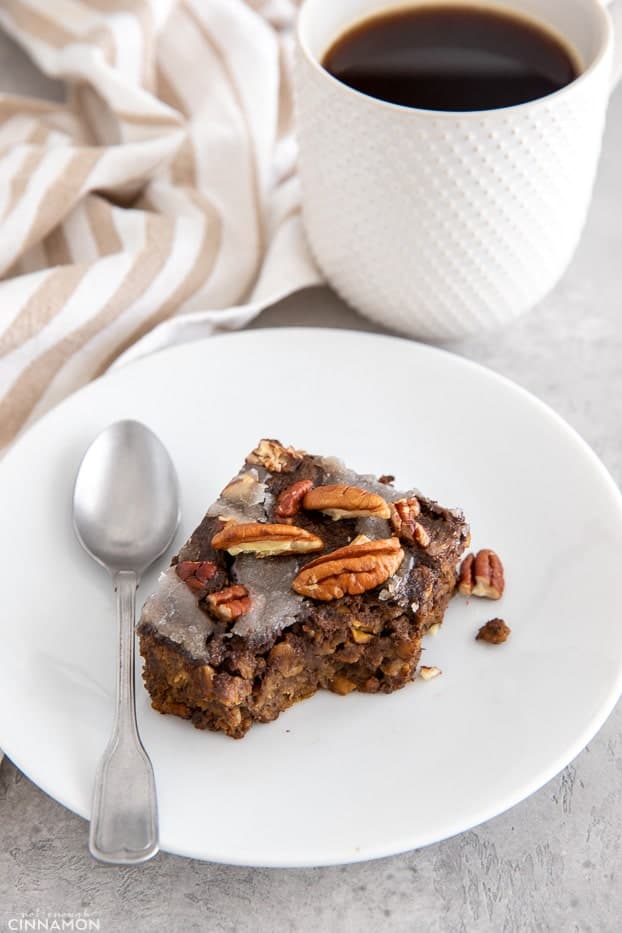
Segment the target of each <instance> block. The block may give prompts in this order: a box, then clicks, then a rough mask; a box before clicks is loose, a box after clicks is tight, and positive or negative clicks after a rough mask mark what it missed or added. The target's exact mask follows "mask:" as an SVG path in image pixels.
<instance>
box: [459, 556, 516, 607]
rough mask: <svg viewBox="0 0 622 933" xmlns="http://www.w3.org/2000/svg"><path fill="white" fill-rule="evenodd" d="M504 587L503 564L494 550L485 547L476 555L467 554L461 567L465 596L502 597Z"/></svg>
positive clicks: (462, 586) (460, 580) (462, 588)
mask: <svg viewBox="0 0 622 933" xmlns="http://www.w3.org/2000/svg"><path fill="white" fill-rule="evenodd" d="M504 589H505V579H504V575H503V564H502V563H501V560H500V558H499V556H498V555H497V554H495V552H494V551H491V550H490V549H489V548H484V549H483V550H481V551H478V552H477V554H476V555H475V556H474V555H473V554H467V556H466V557H465V558H464V560H463V561H462V566H461V567H460V577H459V580H458V591H459V592H460V593H462V594H463V595H464V596H482V597H483V598H484V599H501V597H502V596H503V591H504Z"/></svg>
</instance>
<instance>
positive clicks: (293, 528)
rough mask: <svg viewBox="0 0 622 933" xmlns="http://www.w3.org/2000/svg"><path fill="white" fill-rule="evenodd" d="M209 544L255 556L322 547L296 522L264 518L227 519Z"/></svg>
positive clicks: (299, 551) (321, 544)
mask: <svg viewBox="0 0 622 933" xmlns="http://www.w3.org/2000/svg"><path fill="white" fill-rule="evenodd" d="M212 547H214V548H216V549H217V550H219V551H228V552H229V554H231V555H233V556H235V555H236V554H241V553H242V552H246V553H251V554H255V555H256V556H257V557H276V556H277V555H279V554H307V553H309V552H312V551H321V550H322V548H323V547H324V542H323V541H322V539H321V538H318V536H317V535H313V534H311V532H309V531H305V530H304V528H298V526H297V525H271V524H268V523H264V522H248V523H243V524H237V523H235V522H230V523H229V524H228V525H226V526H225V527H224V528H223V529H222V531H219V532H217V534H215V535H214V537H213V538H212Z"/></svg>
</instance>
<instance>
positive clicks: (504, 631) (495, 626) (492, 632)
mask: <svg viewBox="0 0 622 933" xmlns="http://www.w3.org/2000/svg"><path fill="white" fill-rule="evenodd" d="M511 631H512V629H511V628H510V626H509V625H506V623H505V622H504V621H503V619H490V621H489V622H486V624H485V625H482V627H481V629H480V630H479V632H478V633H477V635H476V636H475V640H476V641H487V642H488V644H489V645H502V644H503V642H504V641H507V640H508V638H509V637H510V632H511Z"/></svg>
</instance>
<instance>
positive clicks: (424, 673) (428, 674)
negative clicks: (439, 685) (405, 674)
mask: <svg viewBox="0 0 622 933" xmlns="http://www.w3.org/2000/svg"><path fill="white" fill-rule="evenodd" d="M439 674H442V671H441V669H440V667H425V666H422V667H420V668H419V676H420V677H421V678H422V680H434V678H435V677H438V676H439Z"/></svg>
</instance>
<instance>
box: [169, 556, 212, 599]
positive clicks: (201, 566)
mask: <svg viewBox="0 0 622 933" xmlns="http://www.w3.org/2000/svg"><path fill="white" fill-rule="evenodd" d="M217 571H218V567H217V566H216V564H215V563H213V561H211V560H182V561H180V562H179V563H178V564H175V573H176V574H177V576H178V577H179V579H180V580H183V581H184V583H185V584H186V586H189V587H190V589H191V590H192V591H193V592H194V593H199V592H200V591H201V590H204V589H205V586H206V584H207V583H208V581H209V580H211V579H212V577H214V576H215V575H216V573H217Z"/></svg>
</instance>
